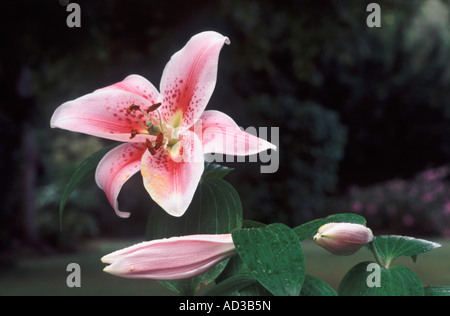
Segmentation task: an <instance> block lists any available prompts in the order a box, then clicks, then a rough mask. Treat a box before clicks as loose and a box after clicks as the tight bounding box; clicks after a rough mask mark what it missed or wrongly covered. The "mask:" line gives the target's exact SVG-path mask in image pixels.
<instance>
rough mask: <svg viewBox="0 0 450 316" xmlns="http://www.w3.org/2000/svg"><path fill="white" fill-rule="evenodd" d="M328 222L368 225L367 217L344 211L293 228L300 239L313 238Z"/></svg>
mask: <svg viewBox="0 0 450 316" xmlns="http://www.w3.org/2000/svg"><path fill="white" fill-rule="evenodd" d="M327 223H354V224H361V225H366V219H365V218H364V217H362V216H360V215H357V214H353V213H342V214H335V215H330V216H328V217H324V218H319V219H316V220H313V221H310V222H307V223H304V224H302V225H300V226H297V227H295V228H293V231H294V232H295V233H296V234H297V236H298V238H299V240H300V241H304V240H307V239H310V238H313V237H314V235H315V234H316V233H317V230H318V229H319V228H320V227H321V226H322V225H325V224H327Z"/></svg>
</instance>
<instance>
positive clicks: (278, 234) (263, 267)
mask: <svg viewBox="0 0 450 316" xmlns="http://www.w3.org/2000/svg"><path fill="white" fill-rule="evenodd" d="M232 236H233V242H234V244H235V246H236V251H237V253H238V254H239V256H240V258H241V259H242V261H243V262H244V264H245V265H246V267H247V268H248V269H249V271H250V272H251V273H252V275H253V276H254V277H255V278H256V279H257V280H258V282H259V283H260V284H261V285H263V286H264V287H265V288H266V289H267V290H268V291H270V292H271V293H272V294H273V295H280V296H285V295H291V296H298V295H299V294H300V290H301V288H302V284H303V281H304V279H305V259H304V256H303V251H302V247H301V245H300V242H299V240H298V238H297V236H296V234H295V233H294V232H293V231H292V230H291V229H290V228H289V227H287V226H285V225H283V224H271V225H268V226H265V227H260V228H242V229H236V230H234V231H233V232H232Z"/></svg>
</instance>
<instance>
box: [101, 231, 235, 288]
mask: <svg viewBox="0 0 450 316" xmlns="http://www.w3.org/2000/svg"><path fill="white" fill-rule="evenodd" d="M235 254H236V250H235V248H234V244H233V239H232V237H231V234H221V235H220V234H219V235H189V236H182V237H172V238H165V239H157V240H152V241H147V242H142V243H139V244H136V245H134V246H130V247H127V248H124V249H121V250H117V251H115V252H112V253H110V254H108V255H106V256H104V257H103V258H102V262H103V263H108V264H110V265H109V266H107V267H105V269H104V270H103V271H105V272H108V273H111V274H113V275H116V276H121V277H125V278H133V279H151V280H177V279H186V278H190V277H193V276H196V275H198V274H201V273H203V272H206V271H207V270H209V269H210V268H212V267H213V266H214V265H216V264H217V263H219V262H220V261H222V260H224V259H227V258H229V257H231V256H233V255H235Z"/></svg>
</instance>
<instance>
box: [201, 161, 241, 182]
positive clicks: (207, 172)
mask: <svg viewBox="0 0 450 316" xmlns="http://www.w3.org/2000/svg"><path fill="white" fill-rule="evenodd" d="M233 170H234V169H233V168H228V167H225V166H222V165H218V164H215V163H208V162H205V169H204V170H203V175H202V180H205V179H210V178H220V179H222V178H223V177H225V176H226V175H227V174H229V173H230V172H231V171H233Z"/></svg>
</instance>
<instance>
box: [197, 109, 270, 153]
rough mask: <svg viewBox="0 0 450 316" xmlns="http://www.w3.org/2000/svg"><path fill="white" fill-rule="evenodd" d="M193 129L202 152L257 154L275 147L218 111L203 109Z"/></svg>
mask: <svg viewBox="0 0 450 316" xmlns="http://www.w3.org/2000/svg"><path fill="white" fill-rule="evenodd" d="M193 130H194V131H195V132H196V133H197V135H199V134H200V133H201V135H199V137H200V139H201V140H202V144H203V153H205V154H207V153H218V154H226V155H234V156H247V155H253V154H257V153H259V152H261V151H264V150H267V149H273V150H276V149H277V147H276V146H275V145H273V144H271V143H269V142H268V141H266V140H264V139H262V138H259V137H257V136H254V135H252V134H250V133H247V132H244V131H243V130H241V129H240V128H239V126H238V125H237V124H236V123H235V122H234V120H233V119H232V118H231V117H229V116H228V115H226V114H225V113H222V112H219V111H205V112H204V113H203V114H202V116H201V117H200V119H199V120H198V122H196V124H195V125H194V127H193Z"/></svg>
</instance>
